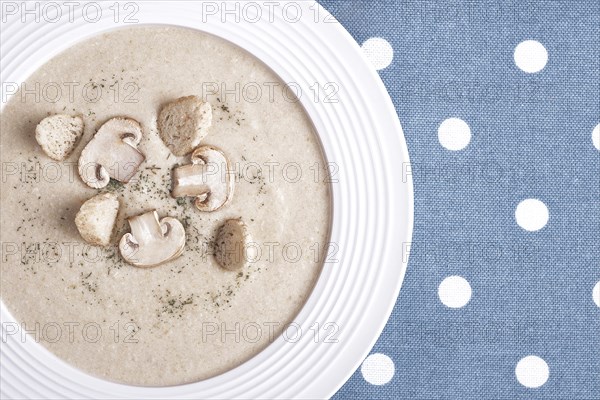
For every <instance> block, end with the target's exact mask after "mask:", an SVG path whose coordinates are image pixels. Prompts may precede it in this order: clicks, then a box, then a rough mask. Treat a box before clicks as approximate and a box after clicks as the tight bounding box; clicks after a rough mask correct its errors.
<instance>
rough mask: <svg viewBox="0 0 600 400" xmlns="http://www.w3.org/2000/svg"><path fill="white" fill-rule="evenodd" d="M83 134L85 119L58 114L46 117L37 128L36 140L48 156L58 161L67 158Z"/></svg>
mask: <svg viewBox="0 0 600 400" xmlns="http://www.w3.org/2000/svg"><path fill="white" fill-rule="evenodd" d="M82 135H83V119H82V118H81V117H79V116H74V117H71V116H70V115H65V114H57V115H51V116H49V117H46V118H44V119H43V120H42V121H41V122H40V123H39V124H38V126H37V127H36V128H35V140H36V141H37V142H38V144H39V145H40V146H41V147H42V150H44V153H46V154H47V155H48V157H50V158H52V159H53V160H56V161H63V160H64V159H65V158H67V157H68V156H69V155H70V154H71V152H72V151H73V149H74V148H75V146H76V145H77V142H79V139H81V136H82Z"/></svg>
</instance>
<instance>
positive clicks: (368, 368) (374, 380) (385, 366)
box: [360, 353, 395, 385]
mask: <svg viewBox="0 0 600 400" xmlns="http://www.w3.org/2000/svg"><path fill="white" fill-rule="evenodd" d="M360 372H361V373H362V376H363V378H365V381H367V382H369V383H370V384H371V385H385V384H386V383H388V382H389V381H391V380H392V378H393V377H394V373H395V368H394V362H393V361H392V359H391V358H389V357H388V356H386V355H385V354H381V353H375V354H371V355H370V356H369V357H367V358H366V359H365V361H363V363H362V366H361V367H360Z"/></svg>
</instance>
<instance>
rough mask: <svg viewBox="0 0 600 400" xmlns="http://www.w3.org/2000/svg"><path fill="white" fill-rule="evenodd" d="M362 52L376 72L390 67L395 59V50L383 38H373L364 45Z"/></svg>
mask: <svg viewBox="0 0 600 400" xmlns="http://www.w3.org/2000/svg"><path fill="white" fill-rule="evenodd" d="M362 50H363V52H364V53H365V55H366V56H367V58H368V59H369V61H371V64H373V66H374V67H375V69H376V70H380V69H384V68H386V67H388V66H389V65H390V64H391V63H392V60H393V59H394V49H393V48H392V45H391V44H389V42H388V41H387V40H385V39H382V38H371V39H369V40H367V41H366V42H364V43H363V45H362Z"/></svg>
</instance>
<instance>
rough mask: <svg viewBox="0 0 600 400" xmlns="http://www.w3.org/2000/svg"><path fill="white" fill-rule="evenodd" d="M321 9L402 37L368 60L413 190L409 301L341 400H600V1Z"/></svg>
mask: <svg viewBox="0 0 600 400" xmlns="http://www.w3.org/2000/svg"><path fill="white" fill-rule="evenodd" d="M321 3H322V5H323V6H324V7H325V8H327V9H328V10H329V11H330V12H331V13H332V14H333V15H334V16H335V17H336V18H337V19H338V20H339V21H340V22H341V23H342V24H343V25H344V26H345V27H346V29H347V30H348V31H350V33H351V34H352V35H353V36H354V38H355V39H356V41H357V42H358V43H359V44H363V43H365V42H366V41H367V40H368V39H372V38H381V39H383V40H384V41H385V42H387V43H389V45H391V49H393V59H392V61H391V64H389V66H387V67H384V68H382V66H383V65H385V64H387V63H388V62H386V57H389V56H390V54H389V49H388V50H386V48H385V46H384V47H382V45H381V43H384V44H385V42H384V41H377V42H373V41H371V42H370V44H369V45H365V50H367V48H368V51H369V52H370V54H371V56H372V57H373V51H375V52H377V51H383V52H384V53H385V54H383V55H382V54H380V55H379V56H375V58H376V64H380V65H379V68H381V69H380V70H379V73H380V76H381V78H382V80H383V82H384V83H385V85H386V86H387V88H388V90H389V92H390V94H391V97H392V99H393V101H394V104H395V106H396V110H397V112H398V116H399V118H400V122H401V124H402V127H403V129H404V134H405V136H406V141H407V144H408V149H409V152H410V157H411V161H412V163H413V178H414V190H415V226H414V237H413V242H414V243H413V245H412V250H411V255H410V262H409V265H408V272H407V274H406V279H405V281H404V285H403V287H402V290H401V292H400V296H399V298H398V301H397V303H396V307H395V309H394V311H393V314H392V316H391V318H390V320H389V322H388V324H387V326H386V328H385V330H384V331H383V334H382V335H381V337H380V338H379V341H378V342H377V344H376V345H375V347H374V348H373V350H372V352H371V354H372V356H371V357H369V358H367V362H365V364H363V367H362V369H359V370H358V371H356V373H355V374H354V375H353V376H352V377H351V378H350V380H349V381H348V382H347V383H346V384H345V385H344V386H343V387H342V389H341V390H340V391H339V392H338V393H337V395H336V396H335V398H336V399H441V398H444V399H537V398H540V399H569V400H570V399H600V299H599V298H598V297H600V294H599V293H598V291H599V290H600V286H598V285H599V282H600V143H598V141H599V140H600V139H598V138H596V139H594V136H595V135H596V136H598V135H600V132H599V131H600V126H599V124H600V2H598V1H595V0H589V1H573V0H571V1H569V0H561V1H559V0H550V1H549V0H544V1H525V0H521V1H505V0H494V1H492V0H477V1H475V0H471V1H469V0H463V1H452V0H449V1H433V0H431V1H428V0H394V1H392V0H387V1H382V0H379V1H376V0H374V1H370V0H352V1H335V0H322V1H321ZM523 42H525V43H524V44H523V45H522V47H521V48H520V50H519V49H518V47H519V44H520V43H523ZM546 56H547V60H546V59H545V57H546ZM377 57H380V58H377ZM540 68H541V69H540ZM449 119H450V122H452V121H454V122H455V124H454V128H453V127H452V124H450V125H451V126H450V128H448V127H447V126H446V127H444V124H443V122H444V121H446V120H449ZM457 121H458V122H459V123H462V125H459V126H457V125H456V122H457ZM461 121H462V122H461ZM463 122H464V123H463ZM469 133H470V135H469ZM448 140H450V142H448ZM452 143H454V145H453V144H452ZM449 277H453V278H450V279H447V278H449ZM458 277H460V278H458ZM597 303H598V304H597ZM373 355H375V356H373Z"/></svg>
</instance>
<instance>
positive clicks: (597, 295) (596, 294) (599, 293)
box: [592, 282, 600, 307]
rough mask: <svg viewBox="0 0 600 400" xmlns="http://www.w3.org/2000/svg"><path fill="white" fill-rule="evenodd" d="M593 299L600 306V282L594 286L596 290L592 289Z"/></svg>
mask: <svg viewBox="0 0 600 400" xmlns="http://www.w3.org/2000/svg"><path fill="white" fill-rule="evenodd" d="M592 299H594V303H596V305H597V306H598V307H600V282H598V283H596V286H594V290H593V291H592Z"/></svg>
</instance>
